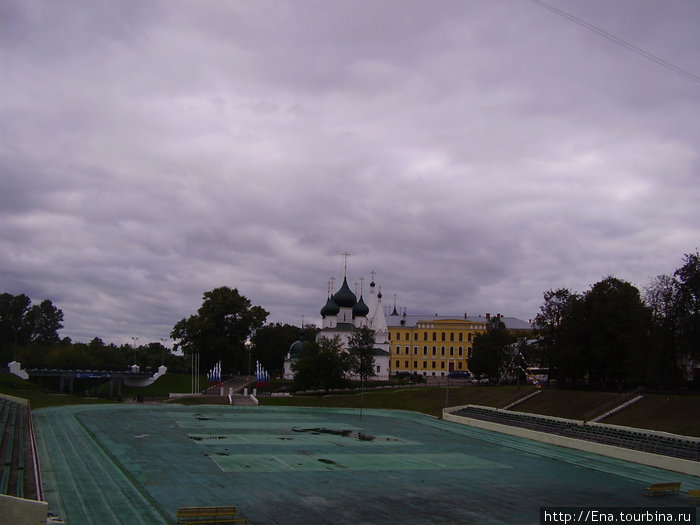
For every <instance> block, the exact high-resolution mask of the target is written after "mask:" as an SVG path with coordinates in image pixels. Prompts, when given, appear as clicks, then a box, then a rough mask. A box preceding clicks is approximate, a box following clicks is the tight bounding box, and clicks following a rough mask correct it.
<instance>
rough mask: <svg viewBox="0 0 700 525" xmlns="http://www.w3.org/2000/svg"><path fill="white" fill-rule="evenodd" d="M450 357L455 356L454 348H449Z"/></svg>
mask: <svg viewBox="0 0 700 525" xmlns="http://www.w3.org/2000/svg"><path fill="white" fill-rule="evenodd" d="M450 355H455V347H454V346H451V347H450Z"/></svg>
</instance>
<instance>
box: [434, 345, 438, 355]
mask: <svg viewBox="0 0 700 525" xmlns="http://www.w3.org/2000/svg"><path fill="white" fill-rule="evenodd" d="M433 355H437V354H436V353H435V347H433Z"/></svg>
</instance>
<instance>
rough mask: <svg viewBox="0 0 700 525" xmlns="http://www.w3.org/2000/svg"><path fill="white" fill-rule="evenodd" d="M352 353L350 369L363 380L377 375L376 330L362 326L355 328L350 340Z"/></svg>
mask: <svg viewBox="0 0 700 525" xmlns="http://www.w3.org/2000/svg"><path fill="white" fill-rule="evenodd" d="M348 352H349V353H350V358H351V361H350V370H351V371H352V373H354V374H355V375H357V376H359V377H360V379H361V380H362V381H367V378H369V377H373V376H374V375H375V368H374V330H372V329H371V328H369V327H367V326H362V327H360V328H358V329H357V330H355V331H354V332H353V334H352V335H351V336H350V339H349V340H348Z"/></svg>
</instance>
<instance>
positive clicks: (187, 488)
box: [33, 404, 700, 525]
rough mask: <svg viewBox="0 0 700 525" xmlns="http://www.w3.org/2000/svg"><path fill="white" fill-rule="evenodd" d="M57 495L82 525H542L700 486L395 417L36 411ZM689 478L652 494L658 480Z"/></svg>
mask: <svg viewBox="0 0 700 525" xmlns="http://www.w3.org/2000/svg"><path fill="white" fill-rule="evenodd" d="M33 419H34V424H35V427H36V429H35V430H36V435H37V444H38V448H39V455H40V459H41V471H42V475H43V481H44V488H45V496H46V499H47V500H48V502H49V506H50V509H51V510H52V511H53V512H56V513H57V514H59V515H60V516H61V517H62V518H63V519H64V520H65V521H66V523H69V524H73V525H83V524H91V523H94V524H99V525H106V524H111V523H127V524H136V523H143V524H151V523H153V524H157V523H173V522H174V521H175V513H176V511H177V509H178V507H180V506H214V505H235V506H237V507H238V509H239V512H240V513H241V514H242V515H243V516H246V517H247V518H249V519H250V521H251V523H253V524H255V525H261V524H314V523H328V524H334V525H340V524H353V525H355V524H363V523H365V524H395V523H405V524H425V523H509V524H512V523H539V508H540V506H608V507H611V506H645V505H646V506H648V505H650V504H653V505H664V506H684V505H687V501H688V499H687V495H686V494H684V493H683V492H685V491H687V489H688V488H699V487H698V486H699V485H700V483H698V479H697V478H692V477H690V476H683V475H680V474H676V473H671V472H667V471H663V470H658V469H653V468H650V467H644V466H641V465H636V464H631V463H626V462H623V461H618V460H613V459H609V458H604V457H599V456H596V455H593V454H587V453H583V452H578V451H574V450H569V449H564V448H560V447H554V446H550V445H546V444H542V443H537V442H532V441H529V440H526V439H521V438H515V437H510V436H504V435H501V434H497V433H492V432H488V431H483V430H479V429H475V428H471V427H465V426H462V425H459V424H455V423H449V422H445V421H442V420H439V419H435V418H433V417H430V416H425V415H421V414H417V413H412V412H403V411H385V410H364V411H363V412H362V413H360V411H358V410H350V409H318V408H282V407H231V406H213V405H205V406H178V405H126V404H122V405H82V406H67V407H51V408H43V409H37V410H34V411H33ZM664 481H681V482H682V483H683V486H682V489H683V491H682V493H681V494H680V495H678V496H668V497H664V498H654V499H653V500H652V501H650V498H649V497H647V496H645V494H644V488H645V487H646V486H647V485H649V484H650V483H654V482H664Z"/></svg>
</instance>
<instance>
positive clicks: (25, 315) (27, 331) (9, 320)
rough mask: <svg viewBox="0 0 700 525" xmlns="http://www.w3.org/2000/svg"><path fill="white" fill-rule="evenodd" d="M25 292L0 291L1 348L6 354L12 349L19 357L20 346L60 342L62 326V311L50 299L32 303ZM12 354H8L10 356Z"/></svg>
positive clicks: (14, 354)
mask: <svg viewBox="0 0 700 525" xmlns="http://www.w3.org/2000/svg"><path fill="white" fill-rule="evenodd" d="M31 303H32V301H31V299H29V297H27V296H26V295H24V294H19V295H12V294H9V293H3V294H1V295H0V348H2V349H3V350H4V352H3V354H4V355H7V354H9V353H10V352H9V351H8V350H9V349H11V355H12V359H13V360H16V354H17V348H18V347H23V346H26V345H28V344H31V343H41V344H44V345H55V344H58V343H59V341H60V339H59V336H58V331H59V330H60V329H61V328H63V324H61V323H63V312H62V311H61V310H59V309H58V308H56V307H55V306H54V305H53V303H52V302H51V301H50V300H49V299H44V300H43V301H42V302H41V303H39V304H38V305H33V306H32V304H31ZM8 357H9V356H8Z"/></svg>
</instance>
